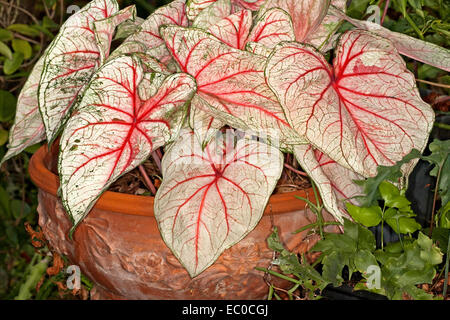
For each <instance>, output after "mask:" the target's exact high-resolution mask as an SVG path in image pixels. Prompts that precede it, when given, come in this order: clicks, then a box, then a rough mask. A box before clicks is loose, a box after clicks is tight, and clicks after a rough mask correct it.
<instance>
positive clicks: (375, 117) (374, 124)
mask: <svg viewBox="0 0 450 320" xmlns="http://www.w3.org/2000/svg"><path fill="white" fill-rule="evenodd" d="M336 52H337V56H336V58H335V60H334V67H333V68H332V67H331V66H329V65H328V63H327V61H326V60H325V58H324V57H323V56H322V55H321V54H320V53H319V52H317V51H315V50H314V49H313V48H312V47H310V46H306V45H302V44H299V43H294V42H291V43H282V44H280V45H279V46H278V47H277V48H276V49H275V50H274V53H273V55H272V56H271V58H270V59H269V61H268V64H267V68H266V77H267V81H268V84H269V85H270V87H271V88H272V89H273V90H274V92H276V94H277V96H278V99H279V101H280V103H281V104H282V106H283V108H284V110H285V113H286V117H287V119H288V121H289V122H290V124H291V125H292V126H293V127H294V128H295V130H297V132H298V133H299V134H301V135H304V136H305V137H306V138H307V139H308V140H309V141H310V143H311V144H313V145H314V146H315V147H316V148H318V149H320V150H321V151H322V152H324V153H326V154H327V155H328V156H329V157H331V158H332V159H333V160H335V161H337V162H338V163H340V164H341V165H343V166H346V167H348V168H351V169H352V170H354V171H355V172H357V173H359V174H361V175H363V176H365V177H368V176H373V175H376V170H377V166H378V165H385V166H389V165H393V164H395V162H397V161H399V160H401V159H402V158H403V156H405V155H406V154H408V153H409V152H410V151H411V150H412V149H413V148H415V149H418V150H423V149H424V148H425V146H426V142H427V139H428V134H429V132H430V130H431V129H432V127H433V121H434V112H433V110H432V109H431V107H430V106H429V105H428V104H426V103H425V102H424V101H422V99H421V98H420V95H419V92H418V90H417V87H416V85H415V79H414V75H413V74H412V73H411V72H409V71H408V69H407V68H406V64H405V62H404V61H403V60H402V58H401V57H400V55H399V54H398V53H397V50H396V49H395V48H394V46H393V45H392V44H391V43H390V42H389V41H388V40H386V39H383V38H380V37H378V36H376V35H374V34H371V33H370V32H367V31H361V30H355V31H349V32H346V33H345V34H344V35H343V36H342V37H341V40H340V42H339V45H338V47H337V51H336Z"/></svg>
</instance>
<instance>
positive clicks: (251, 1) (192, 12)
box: [186, 0, 265, 21]
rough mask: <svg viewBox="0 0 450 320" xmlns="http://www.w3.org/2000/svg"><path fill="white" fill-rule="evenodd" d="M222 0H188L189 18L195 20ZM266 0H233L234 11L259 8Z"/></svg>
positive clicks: (187, 10)
mask: <svg viewBox="0 0 450 320" xmlns="http://www.w3.org/2000/svg"><path fill="white" fill-rule="evenodd" d="M218 1H220V0H188V1H187V4H186V14H187V16H188V18H189V20H191V21H194V20H195V19H196V18H197V17H198V15H199V14H200V13H201V12H202V11H203V10H205V9H207V8H208V7H210V6H211V5H213V4H214V3H215V2H218ZM264 1H265V0H232V4H233V12H236V11H240V10H241V9H249V10H252V11H256V10H258V9H259V8H260V7H261V5H262V4H263V3H264Z"/></svg>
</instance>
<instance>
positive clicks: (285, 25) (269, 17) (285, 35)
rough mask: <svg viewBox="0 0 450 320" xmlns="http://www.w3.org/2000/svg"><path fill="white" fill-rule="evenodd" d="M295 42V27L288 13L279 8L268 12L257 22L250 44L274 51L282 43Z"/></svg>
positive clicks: (250, 37) (249, 40)
mask: <svg viewBox="0 0 450 320" xmlns="http://www.w3.org/2000/svg"><path fill="white" fill-rule="evenodd" d="M292 40H295V34H294V26H293V25H292V20H291V17H290V16H289V14H287V13H286V11H283V10H280V9H278V8H273V9H270V10H267V11H266V13H265V14H264V15H263V16H262V17H261V18H260V19H258V20H257V21H256V24H255V27H254V28H253V29H252V32H251V34H250V36H249V39H248V42H257V43H260V44H262V45H264V46H266V47H267V48H270V49H273V48H274V47H275V45H277V44H278V43H279V42H281V41H292Z"/></svg>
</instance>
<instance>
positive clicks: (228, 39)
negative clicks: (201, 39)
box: [209, 10, 253, 50]
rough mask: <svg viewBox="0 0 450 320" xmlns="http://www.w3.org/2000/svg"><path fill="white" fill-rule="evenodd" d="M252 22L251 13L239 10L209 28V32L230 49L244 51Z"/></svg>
mask: <svg viewBox="0 0 450 320" xmlns="http://www.w3.org/2000/svg"><path fill="white" fill-rule="evenodd" d="M252 22H253V21H252V12H251V11H250V10H241V11H239V12H236V13H234V14H232V15H230V16H228V17H226V18H225V19H223V20H221V21H219V22H218V23H217V24H215V25H213V26H212V27H210V28H209V32H210V33H211V34H212V35H213V36H215V37H216V38H217V39H219V40H220V41H222V42H224V43H226V44H227V45H229V46H230V47H233V48H236V49H241V50H244V48H245V45H246V43H247V39H248V35H249V34H250V29H251V27H252Z"/></svg>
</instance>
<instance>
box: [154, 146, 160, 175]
mask: <svg viewBox="0 0 450 320" xmlns="http://www.w3.org/2000/svg"><path fill="white" fill-rule="evenodd" d="M152 158H153V160H155V163H156V166H157V167H158V169H159V172H161V158H160V156H159V155H158V153H157V152H156V151H153V152H152Z"/></svg>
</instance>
